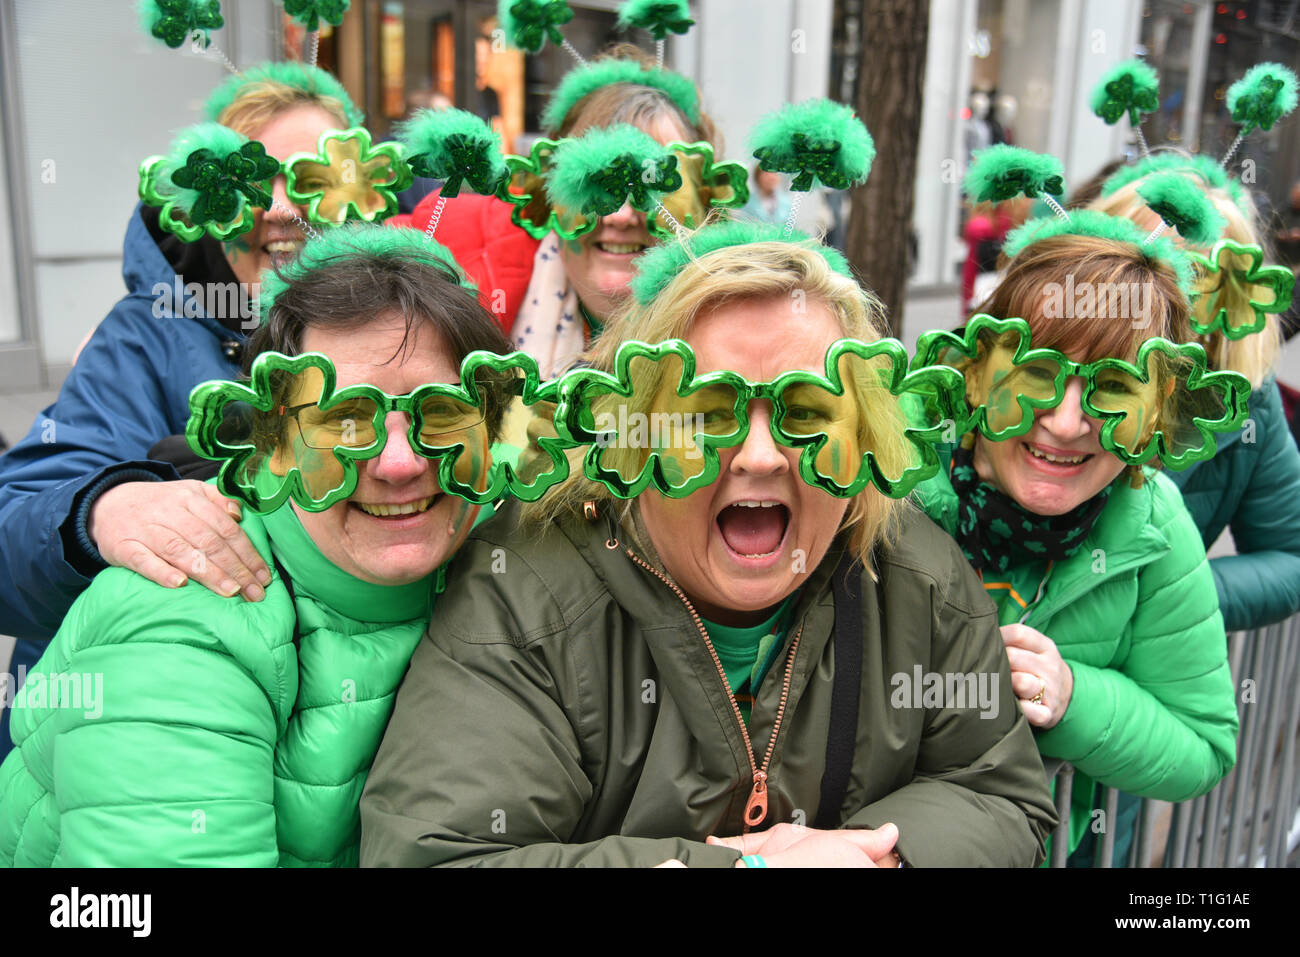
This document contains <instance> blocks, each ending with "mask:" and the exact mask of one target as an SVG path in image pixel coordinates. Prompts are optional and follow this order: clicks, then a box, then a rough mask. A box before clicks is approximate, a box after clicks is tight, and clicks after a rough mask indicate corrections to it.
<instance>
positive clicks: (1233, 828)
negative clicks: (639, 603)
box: [1047, 615, 1300, 867]
mask: <svg viewBox="0 0 1300 957" xmlns="http://www.w3.org/2000/svg"><path fill="white" fill-rule="evenodd" d="M1228 661H1229V663H1230V665H1231V668H1232V681H1233V686H1234V687H1235V689H1236V696H1237V717H1238V719H1239V722H1240V730H1239V731H1238V734H1237V763H1236V764H1235V765H1234V766H1233V768H1232V770H1231V771H1229V772H1228V773H1227V775H1226V776H1225V777H1224V778H1223V780H1222V781H1220V782H1219V783H1218V784H1217V785H1215V787H1214V790H1212V791H1210V792H1209V793H1208V794H1204V795H1202V796H1201V797H1198V798H1196V799H1195V800H1192V801H1184V802H1181V803H1178V804H1169V803H1167V802H1165V801H1156V800H1144V801H1142V806H1141V809H1140V812H1139V815H1138V824H1137V833H1136V835H1135V836H1134V839H1133V842H1132V845H1131V847H1130V850H1129V854H1128V859H1127V861H1125V862H1124V863H1123V864H1121V865H1120V866H1128V867H1156V866H1158V867H1285V866H1286V861H1287V857H1288V855H1289V854H1290V853H1291V851H1292V850H1293V849H1294V848H1295V846H1296V844H1297V843H1300V774H1297V764H1298V763H1300V753H1297V740H1296V731H1297V726H1300V615H1296V616H1294V617H1292V618H1289V619H1287V620H1286V621H1282V622H1279V623H1278V624H1276V625H1269V626H1268V627H1266V628H1260V629H1258V630H1255V631H1247V632H1234V633H1233V634H1232V635H1230V636H1229V638H1228ZM1047 771H1048V774H1049V776H1052V777H1054V778H1055V781H1056V811H1057V815H1058V816H1059V817H1060V820H1061V823H1060V824H1059V825H1057V828H1056V831H1055V832H1054V833H1053V836H1052V854H1051V861H1050V866H1052V867H1064V866H1065V861H1066V858H1067V856H1068V852H1069V836H1068V828H1069V816H1070V794H1071V790H1072V785H1073V782H1074V768H1073V767H1071V766H1070V765H1069V764H1065V763H1062V762H1054V761H1053V762H1047ZM1118 802H1119V792H1118V791H1116V790H1115V789H1114V788H1109V787H1107V788H1102V789H1101V791H1100V796H1099V798H1098V801H1097V806H1098V807H1101V808H1102V809H1104V811H1105V814H1104V816H1103V817H1102V818H1101V821H1102V822H1103V828H1102V829H1101V833H1099V834H1098V835H1097V842H1096V843H1097V848H1096V856H1095V858H1094V860H1093V866H1094V867H1114V866H1116V863H1115V861H1114V848H1115V838H1116V834H1115V830H1114V827H1113V826H1112V822H1114V821H1115V818H1116V811H1117V809H1118ZM1161 847H1163V851H1161V850H1160V848H1161ZM1157 855H1159V856H1158V857H1157Z"/></svg>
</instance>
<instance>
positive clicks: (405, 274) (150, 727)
mask: <svg viewBox="0 0 1300 957" xmlns="http://www.w3.org/2000/svg"><path fill="white" fill-rule="evenodd" d="M405 235H406V237H409V238H405V239H397V238H396V237H398V236H399V234H398V232H397V231H394V230H381V229H378V228H372V229H371V230H370V231H352V230H343V229H341V230H337V231H334V232H331V233H330V234H328V235H327V236H325V237H323V238H322V239H319V240H313V241H312V242H311V243H309V244H308V245H307V247H306V248H305V249H304V251H303V254H302V258H301V259H300V260H299V261H298V262H297V263H295V264H294V265H293V266H291V267H289V268H288V270H286V273H285V276H286V278H287V282H278V283H277V282H275V281H274V280H273V279H272V277H269V276H268V277H267V279H266V282H265V284H264V285H265V286H266V287H267V288H268V290H271V298H273V303H274V304H273V305H272V306H271V307H270V308H269V309H267V308H265V307H266V306H267V305H268V303H267V302H266V300H265V299H264V315H266V316H267V317H268V318H267V320H266V322H264V324H263V325H262V327H261V328H260V329H259V330H258V332H257V333H256V335H255V336H254V338H253V340H252V343H251V345H250V353H251V355H250V356H249V360H248V361H249V362H250V363H251V360H252V358H253V357H254V356H256V355H257V354H260V353H263V352H267V351H276V352H281V353H286V354H289V355H296V354H299V353H306V352H319V353H323V354H324V355H326V356H327V357H328V358H329V359H330V360H331V361H332V363H333V365H334V368H335V370H336V372H337V385H338V387H343V386H350V385H356V384H360V383H369V384H370V385H373V386H375V387H377V388H378V389H380V390H382V391H383V392H386V393H388V394H390V395H395V396H402V395H405V394H407V393H409V392H411V391H412V390H413V389H415V388H417V387H419V386H421V385H423V384H425V383H428V382H455V381H457V377H458V374H459V368H460V361H461V360H462V359H463V358H464V357H465V356H466V355H467V354H468V353H470V352H472V351H474V350H478V349H486V350H490V351H493V352H498V353H503V352H506V351H508V345H507V343H506V341H505V339H504V337H503V336H502V335H501V333H500V331H499V330H498V329H497V327H496V324H495V323H494V322H493V321H492V320H491V318H490V317H489V316H488V315H487V314H486V313H485V312H484V311H483V309H482V308H481V307H480V306H479V304H478V302H477V300H476V297H475V296H474V294H473V293H472V292H470V291H467V290H465V289H463V288H461V286H460V284H459V277H458V276H457V275H456V274H455V272H454V270H452V269H451V268H449V267H448V266H447V264H446V263H444V262H441V261H440V260H439V259H438V256H437V253H436V252H435V250H434V248H433V247H432V246H430V245H429V244H428V243H427V242H425V241H424V240H423V238H422V237H420V236H419V234H416V233H406V234H405ZM272 287H274V288H272ZM308 373H312V374H315V375H316V376H317V377H316V378H315V379H314V381H313V378H312V375H310V374H308ZM271 390H272V396H271V397H272V399H273V401H274V405H273V407H272V412H271V413H270V414H264V415H263V416H261V417H260V418H259V419H257V421H258V422H260V424H261V425H262V427H263V428H264V429H267V430H269V431H270V434H272V435H273V436H274V438H273V440H272V441H271V443H270V446H269V447H270V448H271V449H272V450H273V451H272V452H271V454H269V455H268V456H266V457H265V458H264V461H265V462H266V463H267V465H268V468H267V470H266V471H265V472H264V473H263V475H262V479H263V480H270V481H275V480H276V477H277V476H283V475H285V473H286V472H287V468H286V464H287V462H286V459H287V458H292V460H293V464H295V465H297V466H298V467H299V468H300V470H301V474H302V475H303V476H304V479H305V482H304V484H305V485H307V486H308V487H309V488H310V487H311V486H312V485H313V483H315V482H319V483H321V484H322V486H323V487H335V486H336V485H337V484H339V483H338V482H337V479H338V478H339V477H340V475H341V472H340V471H339V470H338V459H336V458H333V457H331V456H330V455H329V454H328V453H327V452H323V451H322V452H321V453H320V455H319V456H317V457H316V471H315V472H313V470H312V466H311V459H310V456H311V455H312V453H313V450H321V449H323V448H327V447H328V443H326V442H325V441H324V439H323V438H322V436H327V434H328V428H329V422H330V420H329V419H328V418H327V417H325V416H323V415H322V409H321V408H320V405H321V404H323V400H324V398H325V396H324V395H323V392H322V390H323V383H322V381H321V380H320V378H319V372H318V370H317V369H316V368H315V367H308V368H307V370H306V372H304V373H302V374H295V375H293V376H288V377H282V378H281V379H279V380H273V381H272V384H271ZM426 418H427V413H426ZM479 419H480V421H481V423H482V424H481V425H478V424H474V425H473V426H472V427H467V428H466V430H465V431H464V433H463V434H464V435H465V436H467V437H470V441H471V442H473V443H478V444H479V445H481V446H482V448H483V449H484V450H486V447H487V443H488V442H489V441H490V439H491V438H493V437H494V436H495V433H496V431H497V429H498V428H499V426H500V421H501V414H500V411H499V406H498V407H497V411H493V407H492V406H487V412H486V413H485V414H482V415H480V416H479ZM373 421H374V419H373V418H371V417H370V416H369V414H368V413H367V414H366V415H365V416H364V417H363V416H361V415H358V417H357V419H356V421H354V422H352V427H353V428H354V430H356V431H357V433H358V435H357V438H356V439H355V441H353V442H351V443H350V444H353V445H357V446H361V445H365V444H368V443H369V442H370V441H371V440H370V439H368V438H367V437H366V436H364V435H363V434H362V433H364V432H365V431H366V430H367V429H372V430H373V426H372V425H371V423H372V422H373ZM382 422H383V424H384V426H385V427H386V431H387V438H386V440H385V441H384V442H383V443H382V444H381V445H380V451H379V452H378V454H377V455H373V456H372V457H369V458H363V459H361V460H360V461H357V462H356V468H357V482H356V486H355V489H354V490H353V492H352V493H351V495H350V496H349V497H348V498H346V499H344V500H343V501H339V502H338V503H337V504H334V505H332V506H330V507H328V508H326V509H324V510H323V511H305V510H302V509H301V508H299V507H298V506H297V505H296V504H294V505H293V506H292V507H289V506H284V507H281V508H279V509H278V510H276V511H273V512H271V513H269V514H265V515H259V514H255V513H254V512H253V511H252V510H251V509H246V510H245V512H244V517H243V520H242V522H241V523H240V524H241V526H242V527H243V529H244V531H245V532H246V533H247V534H248V536H249V538H250V539H251V541H252V542H253V544H254V545H255V546H256V548H257V549H258V552H259V553H260V554H261V555H262V556H263V558H265V560H266V562H267V565H268V566H269V567H272V568H273V569H274V573H275V574H274V578H273V580H272V581H271V583H270V585H269V586H268V587H267V589H266V599H265V600H264V601H262V602H258V603H251V602H247V601H245V600H243V599H242V598H240V597H234V598H223V597H221V596H219V595H217V594H215V593H213V592H211V591H209V590H208V589H207V588H205V587H203V586H202V585H200V584H198V583H196V582H190V583H189V584H188V585H186V586H184V587H183V588H180V589H178V590H173V589H167V588H163V587H161V586H159V585H156V584H154V583H152V582H150V581H149V580H147V579H145V578H143V577H141V576H139V575H137V574H135V573H134V572H131V571H128V570H126V569H123V568H112V569H109V570H107V571H105V572H104V573H103V574H101V575H99V576H98V577H97V578H96V579H95V580H94V582H93V583H92V585H91V586H90V588H89V589H87V591H86V592H85V593H84V594H83V595H82V596H81V597H80V598H79V599H78V600H77V602H76V603H75V604H74V605H73V607H72V609H71V611H70V612H69V614H68V616H67V617H66V619H65V620H64V622H63V625H62V627H61V628H60V630H59V632H58V634H57V635H56V637H55V638H54V640H53V641H52V643H51V645H50V648H49V649H48V650H47V651H46V653H45V654H44V656H43V657H42V658H41V660H40V662H39V664H38V665H37V667H36V668H35V669H34V670H33V671H32V673H31V674H29V675H28V676H27V680H26V683H25V685H24V686H23V688H22V689H21V690H20V691H19V693H18V695H17V698H16V700H15V702H14V710H13V739H14V744H15V747H14V750H13V751H12V752H11V753H10V755H9V757H8V759H7V760H6V761H5V762H4V764H3V766H0V863H3V864H7V865H17V866H49V865H54V866H171V865H231V866H276V865H284V866H353V865H355V864H356V863H357V859H358V849H359V839H360V822H359V817H358V801H359V799H360V796H361V789H362V786H363V785H364V784H365V780H366V775H367V774H368V772H369V770H370V765H371V762H372V760H373V758H374V754H375V751H376V749H377V748H378V746H379V741H380V738H381V736H382V735H383V732H384V727H385V726H386V725H387V723H388V718H389V714H390V712H391V710H392V704H393V698H394V694H395V692H396V689H397V685H398V683H399V682H400V681H401V679H402V676H403V674H404V673H405V672H406V667H407V663H408V661H409V659H410V655H411V652H412V651H413V650H414V649H415V646H416V643H417V642H418V640H419V638H420V636H421V634H423V632H424V629H425V627H426V625H427V624H428V621H429V616H430V611H431V607H432V603H433V600H434V597H435V581H436V579H437V576H438V572H439V569H441V568H442V566H443V565H444V564H445V563H446V562H447V561H448V559H449V558H450V557H451V556H452V554H453V553H454V552H455V551H456V549H457V548H458V547H459V545H460V544H461V542H462V541H463V540H464V538H465V536H466V535H467V534H468V533H469V530H470V528H471V526H472V525H473V523H474V519H475V517H476V514H477V511H478V510H477V509H476V508H474V507H472V506H469V505H468V503H466V502H464V501H463V500H461V499H459V498H454V497H452V496H450V495H448V494H445V493H444V492H442V491H441V489H440V487H439V484H438V481H437V477H436V475H437V462H435V461H431V460H430V459H428V458H426V457H423V456H421V455H419V454H416V452H415V451H414V450H413V449H412V447H411V445H410V444H409V442H408V437H407V431H408V427H407V422H408V416H407V415H406V413H404V412H393V411H390V412H388V413H387V414H386V416H385V417H384V418H383V419H382ZM357 423H360V424H357ZM226 424H227V425H229V421H227V423H226ZM317 439H319V441H317ZM260 447H261V446H259V448H260ZM313 494H314V493H313ZM399 509H400V511H399ZM141 521H147V518H146V517H144V516H142V517H141ZM232 530H233V529H232Z"/></svg>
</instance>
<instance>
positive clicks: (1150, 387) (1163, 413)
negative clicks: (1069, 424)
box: [912, 315, 1250, 470]
mask: <svg viewBox="0 0 1300 957" xmlns="http://www.w3.org/2000/svg"><path fill="white" fill-rule="evenodd" d="M935 365H940V366H947V367H952V368H956V369H960V370H962V371H963V373H964V374H965V375H966V394H967V406H966V408H967V410H968V412H967V414H966V416H965V417H964V418H961V419H959V420H957V429H958V431H960V432H967V431H970V430H972V429H978V430H979V431H980V432H981V434H983V435H984V436H985V437H986V438H988V439H990V440H991V441H995V442H1000V441H1004V440H1006V439H1010V438H1015V437H1018V436H1021V435H1024V434H1025V433H1027V432H1028V431H1029V430H1030V429H1031V428H1033V424H1034V413H1035V411H1036V410H1042V409H1052V408H1055V407H1056V406H1058V405H1060V404H1061V403H1062V402H1063V401H1064V400H1065V391H1066V380H1067V379H1069V378H1071V377H1073V376H1079V377H1081V378H1083V380H1084V387H1083V395H1082V399H1081V405H1082V407H1083V409H1084V411H1085V412H1086V413H1087V414H1088V415H1090V416H1092V417H1094V418H1098V419H1101V420H1103V425H1102V428H1101V434H1100V436H1099V437H1098V439H1099V442H1100V444H1101V447H1102V448H1103V449H1105V450H1106V451H1107V452H1110V453H1112V454H1114V455H1116V456H1118V457H1119V458H1120V459H1121V460H1122V461H1124V462H1125V463H1126V464H1128V465H1141V464H1143V463H1146V462H1149V461H1151V460H1152V459H1155V458H1158V459H1160V460H1161V461H1162V462H1163V463H1164V464H1165V465H1166V466H1167V467H1169V468H1171V469H1174V470H1181V469H1184V468H1187V467H1188V466H1189V465H1191V464H1193V463H1194V462H1200V461H1203V460H1205V459H1208V458H1210V457H1211V456H1212V455H1214V452H1215V449H1216V442H1215V438H1214V433H1218V432H1229V431H1232V430H1233V429H1236V428H1237V427H1239V426H1240V425H1241V423H1242V421H1243V420H1244V419H1245V417H1246V415H1247V399H1248V397H1249V395H1250V382H1249V380H1247V379H1246V378H1245V377H1244V376H1242V375H1239V374H1238V373H1235V372H1209V371H1207V368H1208V366H1207V359H1206V355H1205V350H1204V348H1202V347H1201V346H1200V345H1199V344H1198V343H1184V344H1181V345H1180V344H1177V343H1173V342H1170V341H1169V340H1167V339H1163V338H1159V337H1156V338H1151V339H1148V340H1147V341H1146V342H1144V343H1143V344H1142V345H1141V347H1140V348H1139V349H1138V354H1137V358H1136V361H1135V362H1133V363H1129V362H1126V361H1124V360H1122V359H1115V358H1105V359H1099V360H1097V361H1096V362H1091V363H1077V362H1074V361H1072V360H1071V359H1069V358H1068V357H1067V356H1065V355H1064V354H1063V353H1061V352H1059V351H1057V350H1055V349H1037V348H1033V347H1032V345H1031V343H1030V331H1029V324H1028V323H1027V322H1025V320H1023V319H996V318H994V317H992V316H986V315H976V316H974V317H972V318H971V321H970V322H969V323H968V324H967V325H966V327H965V329H964V330H962V331H961V332H960V333H956V332H945V331H932V332H927V333H924V334H923V335H922V336H921V338H920V339H919V340H918V342H917V351H916V356H915V358H914V359H913V360H912V369H913V370H914V371H915V370H919V369H924V368H929V367H931V366H935Z"/></svg>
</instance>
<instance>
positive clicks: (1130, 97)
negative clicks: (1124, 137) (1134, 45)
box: [1090, 60, 1160, 157]
mask: <svg viewBox="0 0 1300 957" xmlns="http://www.w3.org/2000/svg"><path fill="white" fill-rule="evenodd" d="M1090 105H1091V106H1092V111H1093V112H1094V113H1096V114H1097V115H1098V116H1100V117H1101V118H1102V119H1103V120H1105V121H1106V123H1107V124H1108V125H1110V126H1114V125H1115V124H1116V123H1118V122H1119V121H1120V118H1121V117H1124V116H1127V117H1128V121H1129V126H1131V127H1132V129H1133V132H1134V134H1135V135H1136V136H1137V139H1138V145H1139V146H1141V148H1142V155H1143V156H1144V157H1145V156H1150V155H1151V151H1150V150H1149V149H1148V148H1147V139H1146V137H1145V136H1144V135H1143V134H1142V117H1143V116H1145V115H1146V114H1147V113H1154V112H1155V111H1156V110H1157V109H1159V108H1160V81H1159V78H1158V77H1157V76H1156V71H1155V70H1154V69H1152V68H1151V67H1150V66H1148V65H1147V64H1146V63H1143V62H1142V61H1141V60H1127V61H1125V62H1124V63H1120V64H1119V65H1117V66H1114V67H1112V68H1111V69H1109V70H1107V71H1106V73H1105V75H1104V76H1102V78H1101V80H1100V81H1098V83H1097V86H1096V87H1094V88H1093V91H1092V99H1091V104H1090Z"/></svg>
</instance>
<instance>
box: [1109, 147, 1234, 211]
mask: <svg viewBox="0 0 1300 957" xmlns="http://www.w3.org/2000/svg"><path fill="white" fill-rule="evenodd" d="M1153 173H1185V174H1188V175H1194V176H1198V177H1200V179H1201V181H1202V182H1203V183H1204V184H1205V185H1206V186H1208V187H1210V188H1212V189H1221V190H1223V191H1225V192H1226V193H1227V194H1228V195H1229V196H1230V197H1231V198H1232V201H1233V202H1234V203H1236V204H1237V205H1238V206H1240V205H1241V204H1242V203H1243V202H1244V201H1245V195H1246V194H1245V191H1244V190H1242V188H1241V183H1240V182H1238V181H1237V179H1236V178H1235V177H1232V176H1229V175H1228V174H1227V172H1226V171H1225V170H1224V169H1223V167H1222V166H1220V165H1219V161H1218V160H1217V159H1215V158H1214V157H1213V156H1205V155H1203V154H1200V153H1197V154H1195V155H1191V154H1188V153H1181V152H1177V151H1166V152H1161V153H1152V154H1151V155H1150V156H1148V157H1147V158H1146V159H1144V160H1141V161H1140V162H1137V163H1134V164H1133V165H1132V166H1125V167H1123V168H1121V169H1119V170H1117V171H1116V172H1115V175H1113V176H1112V177H1111V178H1110V179H1108V180H1106V183H1105V185H1103V186H1102V188H1101V195H1102V196H1111V195H1113V194H1114V193H1117V192H1119V191H1120V190H1121V189H1123V188H1124V187H1125V186H1127V185H1128V184H1129V183H1135V182H1137V181H1138V180H1140V179H1144V178H1146V177H1147V176H1150V175H1152V174H1153Z"/></svg>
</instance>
